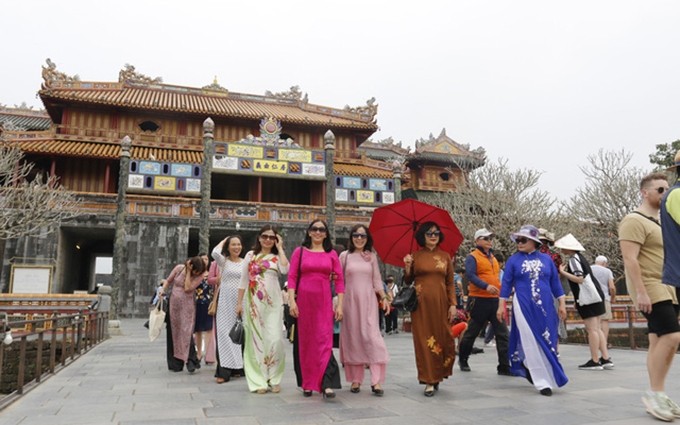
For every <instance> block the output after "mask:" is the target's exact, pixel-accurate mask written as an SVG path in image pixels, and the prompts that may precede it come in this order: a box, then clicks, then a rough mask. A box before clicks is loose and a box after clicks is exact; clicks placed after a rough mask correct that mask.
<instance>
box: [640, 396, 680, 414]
mask: <svg viewBox="0 0 680 425" xmlns="http://www.w3.org/2000/svg"><path fill="white" fill-rule="evenodd" d="M664 395H665V394H662V393H654V392H651V391H647V392H646V393H645V395H643V396H642V402H643V403H644V404H645V407H646V408H647V413H649V414H650V415H652V416H654V417H655V418H657V419H660V420H662V421H666V422H672V421H673V417H674V416H673V413H672V412H671V410H670V408H669V407H668V403H667V401H666V398H668V397H666V398H664ZM669 400H670V399H669Z"/></svg>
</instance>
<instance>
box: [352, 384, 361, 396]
mask: <svg viewBox="0 0 680 425" xmlns="http://www.w3.org/2000/svg"><path fill="white" fill-rule="evenodd" d="M359 391H361V385H360V384H357V386H356V387H355V386H354V384H352V386H351V387H349V392H351V393H354V394H356V393H358V392H359Z"/></svg>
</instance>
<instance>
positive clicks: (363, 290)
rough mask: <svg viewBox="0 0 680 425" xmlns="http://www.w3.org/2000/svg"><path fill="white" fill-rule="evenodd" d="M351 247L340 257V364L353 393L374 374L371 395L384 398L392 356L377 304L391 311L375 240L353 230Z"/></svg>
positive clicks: (365, 231) (361, 228)
mask: <svg viewBox="0 0 680 425" xmlns="http://www.w3.org/2000/svg"><path fill="white" fill-rule="evenodd" d="M349 236H350V239H349V247H348V250H347V251H344V252H343V253H342V254H340V264H341V265H342V270H343V273H344V275H345V297H344V300H343V313H344V318H343V322H342V332H340V362H341V363H342V364H343V365H344V366H345V379H347V381H348V382H351V387H350V391H351V392H353V393H358V392H359V391H360V390H361V383H362V382H363V381H364V370H365V369H366V366H367V365H368V368H369V370H370V372H371V391H372V393H373V394H375V395H377V396H382V395H383V393H384V390H383V389H382V384H383V383H384V382H385V372H386V369H387V362H388V361H389V359H390V358H389V355H388V354H387V347H386V346H385V340H384V339H383V338H382V337H381V335H380V327H379V325H378V314H383V311H378V302H376V295H377V296H378V298H379V299H380V301H379V304H380V309H382V310H384V311H385V312H386V313H387V312H389V310H390V304H389V302H388V301H387V296H386V294H385V290H384V289H383V283H382V279H381V277H380V268H379V266H378V256H377V255H376V254H375V252H373V238H372V237H371V234H370V232H369V231H368V228H367V227H366V226H364V225H363V224H357V225H356V226H354V227H352V229H351V230H350V233H349Z"/></svg>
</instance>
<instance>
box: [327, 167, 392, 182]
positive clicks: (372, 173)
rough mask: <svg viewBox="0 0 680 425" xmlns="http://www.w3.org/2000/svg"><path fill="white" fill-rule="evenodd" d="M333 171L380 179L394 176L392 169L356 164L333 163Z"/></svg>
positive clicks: (340, 173) (342, 174) (338, 173)
mask: <svg viewBox="0 0 680 425" xmlns="http://www.w3.org/2000/svg"><path fill="white" fill-rule="evenodd" d="M333 173H335V174H336V175H340V176H355V177H378V178H382V179H391V178H392V177H394V174H393V172H392V171H389V170H382V169H380V168H373V167H367V166H366V165H357V164H339V163H335V164H333Z"/></svg>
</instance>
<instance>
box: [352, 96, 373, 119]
mask: <svg viewBox="0 0 680 425" xmlns="http://www.w3.org/2000/svg"><path fill="white" fill-rule="evenodd" d="M345 111H347V112H354V113H355V114H359V115H368V116H370V117H371V119H373V120H375V116H376V115H377V114H378V104H377V103H375V97H372V98H370V99H368V100H367V101H366V106H357V107H354V108H352V107H350V106H349V105H345Z"/></svg>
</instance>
